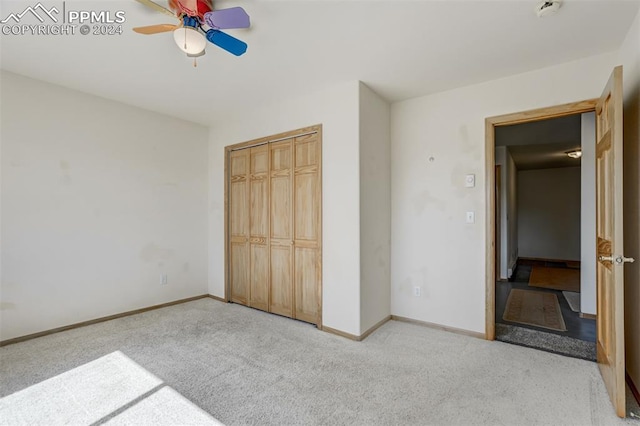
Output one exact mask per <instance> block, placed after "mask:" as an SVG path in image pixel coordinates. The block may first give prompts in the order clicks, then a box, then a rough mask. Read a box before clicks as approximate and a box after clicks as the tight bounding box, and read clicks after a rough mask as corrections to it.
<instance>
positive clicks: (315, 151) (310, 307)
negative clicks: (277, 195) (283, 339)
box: [293, 134, 321, 323]
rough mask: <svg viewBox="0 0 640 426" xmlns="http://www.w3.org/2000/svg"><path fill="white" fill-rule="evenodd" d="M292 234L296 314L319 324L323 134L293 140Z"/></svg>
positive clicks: (303, 319) (297, 316)
mask: <svg viewBox="0 0 640 426" xmlns="http://www.w3.org/2000/svg"><path fill="white" fill-rule="evenodd" d="M294 151H295V152H294V154H295V155H294V159H295V164H294V176H293V205H294V210H293V211H294V218H293V229H294V230H293V235H294V247H295V248H294V261H293V267H294V274H293V277H294V294H295V315H294V317H295V318H297V319H300V320H302V321H307V322H311V323H318V322H319V318H320V300H321V295H320V291H321V286H320V282H321V272H320V270H321V267H320V240H321V235H320V232H321V227H320V209H321V182H320V179H321V174H320V162H321V161H320V160H321V157H320V155H321V151H320V137H319V135H318V134H311V135H305V136H301V137H297V138H296V139H295V142H294Z"/></svg>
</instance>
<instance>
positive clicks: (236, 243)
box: [229, 149, 251, 305]
mask: <svg viewBox="0 0 640 426" xmlns="http://www.w3.org/2000/svg"><path fill="white" fill-rule="evenodd" d="M229 177H230V179H229V180H230V182H229V223H230V226H229V237H230V238H229V278H230V280H229V281H230V287H231V289H230V290H231V301H232V302H234V303H240V304H242V305H246V304H247V303H248V301H249V278H250V271H251V265H250V256H249V190H250V188H249V178H248V177H249V150H248V149H245V150H241V151H232V152H231V154H230V158H229Z"/></svg>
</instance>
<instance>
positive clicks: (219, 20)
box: [204, 7, 251, 30]
mask: <svg viewBox="0 0 640 426" xmlns="http://www.w3.org/2000/svg"><path fill="white" fill-rule="evenodd" d="M204 20H205V22H206V23H207V25H209V26H210V27H211V28H214V29H217V30H218V29H222V30H224V29H231V28H249V27H250V26H251V23H250V22H249V15H247V12H245V11H244V9H243V8H241V7H232V8H229V9H219V10H213V11H211V12H207V13H205V14H204Z"/></svg>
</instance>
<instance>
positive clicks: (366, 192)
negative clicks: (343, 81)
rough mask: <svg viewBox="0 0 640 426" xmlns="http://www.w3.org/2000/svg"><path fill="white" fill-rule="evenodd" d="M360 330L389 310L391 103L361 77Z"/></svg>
mask: <svg viewBox="0 0 640 426" xmlns="http://www.w3.org/2000/svg"><path fill="white" fill-rule="evenodd" d="M358 100H359V109H358V111H359V135H358V138H359V149H360V152H359V176H360V182H359V187H360V334H361V335H362V334H364V333H366V332H367V331H368V330H370V329H371V328H372V327H375V326H376V325H377V324H379V323H380V322H381V321H383V320H385V319H387V318H389V316H390V314H391V265H390V263H391V131H390V119H391V112H390V106H389V104H388V102H387V101H385V100H384V99H382V98H381V97H380V96H379V95H378V94H377V93H376V92H375V91H373V90H372V89H371V88H370V87H368V86H367V85H366V84H365V83H363V82H359V95H358Z"/></svg>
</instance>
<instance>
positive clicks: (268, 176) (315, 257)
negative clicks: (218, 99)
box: [228, 133, 322, 324]
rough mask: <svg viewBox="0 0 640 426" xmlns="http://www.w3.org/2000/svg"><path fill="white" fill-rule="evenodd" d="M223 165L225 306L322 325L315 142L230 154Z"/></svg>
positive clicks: (301, 139)
mask: <svg viewBox="0 0 640 426" xmlns="http://www.w3.org/2000/svg"><path fill="white" fill-rule="evenodd" d="M229 161H230V162H229V166H228V167H229V170H228V173H229V186H228V188H229V200H228V202H229V210H228V211H229V247H228V250H229V281H228V282H229V286H230V294H231V296H230V299H231V301H232V302H234V303H239V304H242V305H247V306H250V307H252V308H257V309H261V310H264V311H268V312H272V313H275V314H279V315H283V316H287V317H290V318H296V319H299V320H302V321H307V322H310V323H314V324H318V323H320V320H321V318H320V313H321V282H322V281H321V279H322V277H321V271H322V267H321V265H322V259H321V253H322V249H321V235H322V229H321V223H322V222H321V216H320V214H321V201H322V199H321V179H322V176H321V146H320V136H319V135H318V134H317V133H313V134H308V135H304V136H298V137H291V138H288V139H285V140H280V141H278V142H272V143H265V144H264V145H260V146H256V147H252V148H244V149H239V150H237V151H231V152H230V154H229Z"/></svg>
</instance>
